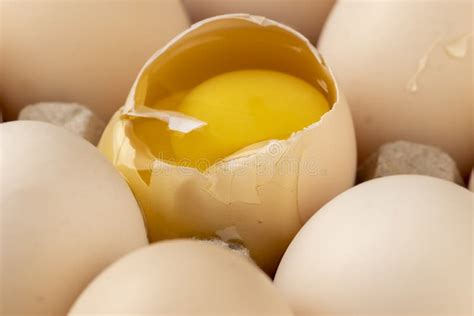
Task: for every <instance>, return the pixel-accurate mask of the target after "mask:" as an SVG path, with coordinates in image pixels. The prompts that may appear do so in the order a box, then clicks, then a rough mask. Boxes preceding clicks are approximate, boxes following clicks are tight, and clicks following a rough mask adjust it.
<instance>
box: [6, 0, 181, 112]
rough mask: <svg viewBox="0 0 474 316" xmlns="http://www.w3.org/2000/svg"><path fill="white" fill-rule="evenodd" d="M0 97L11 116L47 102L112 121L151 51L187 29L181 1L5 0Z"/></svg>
mask: <svg viewBox="0 0 474 316" xmlns="http://www.w3.org/2000/svg"><path fill="white" fill-rule="evenodd" d="M1 24H2V39H1V42H0V54H1V55H2V61H1V62H0V69H1V72H2V74H1V75H2V80H1V82H0V91H1V92H0V99H1V100H0V101H1V103H2V105H3V108H4V117H5V119H6V120H12V119H15V118H16V117H17V115H18V112H19V110H20V109H21V108H23V107H24V106H26V105H28V104H32V103H36V102H43V101H63V102H77V103H82V104H84V105H87V106H89V107H90V108H91V110H92V111H93V112H94V113H97V114H98V115H99V116H101V117H102V119H105V120H107V119H109V118H110V116H111V115H112V113H113V112H115V111H116V110H117V109H118V108H119V107H120V106H122V105H123V104H124V103H125V98H126V96H127V93H128V91H129V89H130V86H131V85H132V83H133V79H134V78H135V76H136V74H137V73H138V71H139V70H140V67H141V65H142V64H143V63H144V62H145V61H146V59H147V58H148V56H149V55H151V54H152V53H153V52H154V51H155V50H157V49H159V48H160V47H161V46H162V45H163V44H165V43H166V42H167V41H169V40H170V39H171V38H172V37H173V36H174V35H176V34H177V33H179V32H180V31H182V30H184V29H186V28H187V27H188V18H187V16H186V13H185V11H184V9H183V7H182V4H181V2H180V1H178V0H160V1H138V2H134V1H15V0H14V1H3V2H2V22H1Z"/></svg>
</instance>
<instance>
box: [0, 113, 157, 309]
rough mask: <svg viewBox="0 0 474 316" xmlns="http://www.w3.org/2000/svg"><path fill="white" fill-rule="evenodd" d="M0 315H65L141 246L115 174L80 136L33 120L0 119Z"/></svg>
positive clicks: (126, 192) (139, 228)
mask: <svg viewBox="0 0 474 316" xmlns="http://www.w3.org/2000/svg"><path fill="white" fill-rule="evenodd" d="M0 149H1V150H0V152H1V155H0V158H1V162H0V174H1V180H2V187H1V190H0V213H1V239H0V244H1V247H0V249H1V262H0V263H1V276H2V281H1V284H0V291H1V293H2V300H1V301H0V314H2V315H27V314H28V315H65V314H66V312H67V311H68V310H69V308H70V306H71V304H72V303H73V302H74V300H75V299H76V297H77V296H78V295H79V294H80V293H81V291H82V290H83V289H84V288H85V287H86V286H87V284H88V283H89V282H90V281H91V280H92V279H93V278H94V277H95V276H96V275H97V274H98V273H99V272H100V271H101V270H102V269H103V268H105V267H106V266H107V265H109V264H110V263H112V262H113V261H115V260H116V259H117V258H119V257H120V256H122V255H124V254H126V253H128V252H130V251H132V250H134V249H136V248H138V247H141V246H144V245H146V244H147V243H148V241H147V238H146V230H145V226H144V223H143V218H142V215H141V213H140V208H139V207H138V205H137V202H136V201H135V199H134V197H133V194H132V192H131V191H130V189H129V188H128V186H127V184H126V183H125V181H124V180H123V179H122V177H121V176H120V174H119V173H118V172H117V171H116V170H115V169H114V168H113V166H112V165H111V164H110V163H109V162H108V161H107V160H106V159H105V158H104V157H103V156H102V155H101V154H100V152H99V151H98V150H97V149H96V148H95V147H94V146H93V145H91V144H90V143H88V142H87V141H86V140H84V139H82V138H80V137H79V136H77V135H75V134H73V133H72V132H69V131H67V130H65V129H63V128H60V127H57V126H54V125H51V124H48V123H43V122H36V121H15V122H8V123H2V124H0Z"/></svg>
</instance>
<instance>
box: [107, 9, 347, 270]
mask: <svg viewBox="0 0 474 316" xmlns="http://www.w3.org/2000/svg"><path fill="white" fill-rule="evenodd" d="M246 68H265V69H272V70H277V71H282V72H287V73H290V74H292V75H295V76H297V77H300V78H302V79H304V80H306V81H308V82H310V83H311V84H313V85H314V86H316V87H319V88H320V89H321V91H323V93H324V94H325V95H326V96H327V98H328V100H329V101H330V104H331V105H332V108H331V110H330V111H329V112H327V113H326V114H324V116H323V117H322V118H321V120H320V121H318V122H316V123H314V124H312V125H311V126H309V127H307V128H306V129H304V130H301V131H298V132H296V133H294V134H293V135H292V136H291V137H290V138H288V139H286V140H270V141H266V142H262V143H259V144H255V145H252V146H249V147H246V148H243V149H242V150H240V151H239V152H237V153H235V154H233V155H232V156H229V157H227V158H226V159H224V160H222V161H220V162H218V163H216V164H215V165H214V166H212V167H211V168H209V169H207V170H206V171H204V172H200V171H198V170H197V169H194V168H186V167H178V166H176V165H175V164H172V163H168V162H166V161H164V160H159V159H158V158H156V157H154V156H153V155H152V154H151V151H150V150H149V149H148V148H147V146H146V144H144V143H143V142H142V141H140V139H138V138H137V137H136V135H134V133H133V119H130V117H132V118H133V117H137V116H138V117H143V116H144V113H145V116H147V115H148V116H149V117H150V119H160V120H162V121H164V122H167V123H168V127H169V128H170V129H175V130H181V131H183V132H186V131H189V130H192V129H193V128H195V127H196V126H198V125H196V122H195V121H192V120H187V119H186V118H184V119H183V117H182V116H177V115H176V112H173V111H169V109H167V110H164V111H163V110H157V109H151V110H150V108H149V107H148V106H147V105H149V104H154V103H155V102H156V100H160V98H164V97H166V92H167V91H169V90H172V91H173V90H174V91H176V90H177V91H180V90H186V89H190V88H192V87H193V86H195V85H197V84H198V83H200V82H202V81H204V80H205V79H207V78H209V77H212V76H214V75H217V74H219V73H223V72H227V71H231V70H237V69H246ZM147 113H148V114H147ZM175 118H178V119H183V120H181V123H183V124H181V125H180V124H177V125H174V124H171V119H175ZM99 148H100V150H101V151H102V152H103V153H104V154H105V155H106V156H107V157H108V158H109V159H110V160H111V161H112V162H113V163H114V165H115V166H116V167H117V168H118V169H119V170H120V172H121V173H122V174H123V175H124V176H125V178H126V179H127V181H128V182H129V184H130V186H131V188H132V190H133V191H134V193H135V196H136V197H137V199H138V201H139V202H140V205H141V207H142V209H143V211H144V213H145V215H146V218H147V223H148V233H149V236H150V238H151V240H162V239H169V238H179V237H203V238H206V237H219V234H221V233H225V234H226V236H227V237H226V239H227V240H230V241H237V242H240V243H242V244H243V245H244V246H245V247H247V248H248V249H249V251H250V254H251V256H252V258H253V259H254V260H255V261H256V262H257V263H258V264H259V265H260V267H262V268H263V269H264V270H265V271H266V272H268V273H269V274H270V275H271V274H273V273H274V272H275V269H276V267H277V265H278V262H279V260H280V257H281V256H282V254H283V252H284V251H285V249H286V247H287V245H288V244H289V242H290V241H291V239H292V238H293V236H294V235H295V234H296V232H297V231H298V230H299V229H300V227H301V226H302V224H303V223H304V222H305V221H306V220H307V219H308V218H309V217H310V216H311V215H312V214H313V213H314V212H316V211H317V210H318V209H319V208H320V207H321V206H322V205H323V204H325V203H326V202H327V201H329V200H330V199H331V198H332V197H334V196H336V195H337V194H339V193H340V192H342V191H344V190H346V189H347V188H349V187H351V186H352V185H353V182H354V178H355V168H356V148H355V136H354V130H353V126H352V120H351V115H350V111H349V108H348V106H347V103H346V101H345V99H344V97H343V96H342V94H341V92H340V91H339V89H338V87H337V83H336V82H335V80H334V78H333V76H332V74H331V71H330V70H329V68H328V67H327V65H326V64H325V63H324V61H323V60H322V58H321V57H320V56H319V54H318V53H317V51H316V49H315V48H314V47H313V46H311V44H310V43H309V41H308V40H307V39H305V38H304V37H303V36H302V35H300V34H299V33H297V32H295V31H294V30H292V29H290V28H288V27H286V26H284V25H282V24H279V23H277V22H274V21H272V20H268V19H266V18H263V17H257V16H250V15H228V16H221V17H215V18H211V19H209V20H205V21H202V22H200V23H197V24H195V25H194V26H193V27H191V28H190V29H189V30H187V31H186V32H184V33H182V34H180V35H179V36H178V37H176V38H175V39H173V40H172V41H171V42H170V43H169V44H168V45H167V46H165V47H164V48H163V49H162V50H160V51H158V52H157V53H155V54H154V55H153V56H152V57H151V58H150V59H149V60H148V61H147V62H146V64H145V66H144V67H143V69H142V70H141V72H140V74H139V75H138V78H137V80H136V81H135V83H134V85H133V87H132V89H131V92H130V94H129V97H128V99H127V103H126V104H125V107H124V108H123V109H121V110H120V111H119V112H117V113H116V114H115V115H114V117H113V118H112V120H111V121H110V123H109V125H108V126H107V128H106V130H105V132H104V134H103V136H102V139H101V141H100V143H99ZM137 169H138V170H139V171H137Z"/></svg>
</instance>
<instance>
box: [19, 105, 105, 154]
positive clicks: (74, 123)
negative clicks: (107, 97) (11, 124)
mask: <svg viewBox="0 0 474 316" xmlns="http://www.w3.org/2000/svg"><path fill="white" fill-rule="evenodd" d="M18 119H19V120H33V121H42V122H47V123H51V124H54V125H57V126H62V127H64V128H66V129H68V130H70V131H71V132H74V133H76V134H78V135H80V136H81V137H82V138H84V139H85V140H87V141H89V142H91V143H92V144H94V145H96V144H97V143H98V142H99V139H100V136H101V135H102V132H103V131H104V128H105V123H104V122H103V121H102V120H101V119H99V118H98V117H96V116H95V115H94V113H92V111H91V110H89V109H88V108H87V107H85V106H84V105H81V104H77V103H59V102H42V103H36V104H32V105H28V106H26V107H25V108H23V110H21V112H20V115H19V116H18Z"/></svg>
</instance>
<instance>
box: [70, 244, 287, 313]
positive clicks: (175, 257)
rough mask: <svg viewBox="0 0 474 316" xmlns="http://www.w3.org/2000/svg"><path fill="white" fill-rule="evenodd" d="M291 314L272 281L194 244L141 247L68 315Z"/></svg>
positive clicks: (226, 254)
mask: <svg viewBox="0 0 474 316" xmlns="http://www.w3.org/2000/svg"><path fill="white" fill-rule="evenodd" d="M88 314H91V315H104V314H109V315H162V316H168V315H169V316H171V315H176V316H178V315H179V316H180V315H183V316H184V315H199V316H214V315H222V316H226V315H229V316H230V315H248V316H260V315H274V316H291V315H293V313H292V312H291V310H290V308H289V306H288V304H287V303H286V302H285V301H284V300H283V297H282V295H281V293H279V292H278V291H277V290H276V289H275V288H274V286H273V284H272V282H271V280H270V279H269V278H268V277H267V276H266V275H265V274H264V273H263V272H262V271H261V270H259V269H258V268H257V267H256V266H255V265H254V264H253V263H251V262H250V261H248V260H247V259H245V258H242V257H240V256H239V255H237V254H235V253H232V252H231V251H230V250H227V249H224V248H222V247H220V246H216V245H213V244H211V243H207V242H203V241H197V240H175V241H165V242H159V243H156V244H153V245H151V246H148V247H143V248H142V249H139V250H137V251H135V252H133V253H131V254H129V255H127V256H125V257H123V258H122V259H120V260H118V261H117V262H116V263H114V264H112V265H111V266H110V267H108V268H107V269H106V270H104V272H102V273H101V274H100V275H99V276H98V277H97V278H96V279H95V280H94V281H93V282H92V283H91V284H90V285H89V286H88V287H87V288H86V290H85V291H84V292H83V293H82V294H81V296H80V297H79V299H78V300H77V301H76V303H75V304H74V306H73V307H72V309H71V311H70V313H69V315H70V316H73V315H88Z"/></svg>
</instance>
